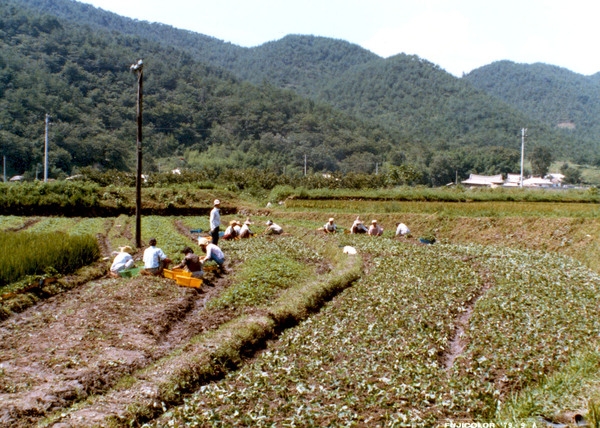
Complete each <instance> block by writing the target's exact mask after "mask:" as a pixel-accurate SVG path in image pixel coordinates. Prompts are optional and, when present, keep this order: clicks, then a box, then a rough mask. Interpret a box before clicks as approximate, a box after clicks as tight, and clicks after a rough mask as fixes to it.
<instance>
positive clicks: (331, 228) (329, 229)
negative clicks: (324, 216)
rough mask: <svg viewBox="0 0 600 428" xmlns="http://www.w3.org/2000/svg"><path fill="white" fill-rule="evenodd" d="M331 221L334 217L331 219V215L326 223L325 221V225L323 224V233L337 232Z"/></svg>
mask: <svg viewBox="0 0 600 428" xmlns="http://www.w3.org/2000/svg"><path fill="white" fill-rule="evenodd" d="M333 221H334V219H333V217H331V218H330V219H329V221H328V222H327V223H325V226H323V231H325V233H335V232H337V226H336V224H335V223H334V222H333Z"/></svg>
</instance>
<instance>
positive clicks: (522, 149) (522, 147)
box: [521, 128, 527, 188]
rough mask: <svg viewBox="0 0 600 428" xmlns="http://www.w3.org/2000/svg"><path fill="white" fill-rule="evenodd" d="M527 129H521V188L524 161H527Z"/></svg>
mask: <svg viewBox="0 0 600 428" xmlns="http://www.w3.org/2000/svg"><path fill="white" fill-rule="evenodd" d="M526 132H527V128H521V188H523V161H524V159H525V133H526Z"/></svg>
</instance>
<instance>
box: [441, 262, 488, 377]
mask: <svg viewBox="0 0 600 428" xmlns="http://www.w3.org/2000/svg"><path fill="white" fill-rule="evenodd" d="M471 260H473V257H471V258H467V259H465V260H464V261H471ZM473 264H474V267H475V269H476V270H477V271H478V272H479V275H480V276H481V278H482V280H483V284H482V286H481V288H480V289H479V290H478V292H477V294H475V295H474V296H473V297H471V299H470V300H469V301H468V302H466V304H465V311H464V312H461V314H460V315H459V316H458V317H457V318H456V320H455V323H454V334H453V335H452V338H451V339H450V340H449V342H448V351H447V352H445V353H444V354H443V355H442V356H441V358H440V360H441V363H442V364H443V367H445V369H446V372H447V373H448V375H451V374H452V367H453V366H454V361H455V360H456V359H457V358H458V357H460V356H461V355H462V353H463V352H464V350H465V348H466V347H467V345H468V343H469V338H468V330H469V320H470V319H471V316H472V315H473V310H474V308H475V303H477V301H478V300H479V299H481V298H482V297H483V296H484V295H485V293H487V292H488V290H490V289H491V288H492V287H493V286H494V285H495V280H494V278H492V276H491V274H490V272H488V271H487V270H486V269H484V268H483V267H482V266H481V265H480V264H479V263H477V262H476V261H475V262H473Z"/></svg>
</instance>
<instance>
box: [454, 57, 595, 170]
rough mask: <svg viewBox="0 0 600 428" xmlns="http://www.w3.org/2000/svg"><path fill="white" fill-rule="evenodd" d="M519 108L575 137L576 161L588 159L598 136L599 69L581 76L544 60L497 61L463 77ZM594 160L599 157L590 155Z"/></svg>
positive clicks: (593, 150) (581, 161)
mask: <svg viewBox="0 0 600 428" xmlns="http://www.w3.org/2000/svg"><path fill="white" fill-rule="evenodd" d="M463 79H464V80H466V81H467V82H469V83H470V84H472V85H473V86H475V87H476V88H479V89H481V90H483V91H485V92H487V93H489V94H491V95H493V96H495V97H497V98H498V99H500V100H502V101H504V102H506V103H508V104H509V105H511V106H513V107H516V108H517V109H519V110H520V111H521V112H523V113H525V114H527V115H529V116H531V117H533V118H536V119H538V120H540V121H543V122H545V123H547V124H548V125H549V126H552V127H555V128H559V129H562V130H564V131H565V132H568V133H570V134H572V135H573V136H575V137H576V139H577V141H579V142H580V143H581V142H587V145H586V146H582V145H581V144H579V146H578V147H577V149H578V152H579V153H577V154H576V156H577V158H578V159H576V160H577V161H579V163H588V162H589V160H590V157H589V156H590V154H591V153H593V154H594V155H595V153H596V152H597V149H598V146H597V144H591V142H592V141H598V139H599V138H600V121H598V118H599V117H600V73H598V74H595V75H593V76H582V75H580V74H577V73H574V72H572V71H569V70H567V69H565V68H561V67H556V66H552V65H547V64H540V63H537V64H517V63H514V62H511V61H498V62H494V63H492V64H489V65H486V66H484V67H481V68H478V69H476V70H473V71H472V72H471V73H469V74H467V75H466V76H464V78H463ZM594 159H595V160H596V161H595V162H596V163H600V157H599V156H598V155H595V156H594Z"/></svg>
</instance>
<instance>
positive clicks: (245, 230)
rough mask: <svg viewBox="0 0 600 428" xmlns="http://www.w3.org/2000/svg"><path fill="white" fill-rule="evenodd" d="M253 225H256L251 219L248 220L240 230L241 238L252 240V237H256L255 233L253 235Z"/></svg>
mask: <svg viewBox="0 0 600 428" xmlns="http://www.w3.org/2000/svg"><path fill="white" fill-rule="evenodd" d="M251 224H254V223H252V222H251V221H250V218H247V219H246V221H245V222H244V225H243V226H242V228H241V230H240V238H251V237H252V236H254V233H252V231H251V230H250V225H251Z"/></svg>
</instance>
